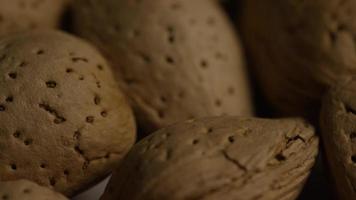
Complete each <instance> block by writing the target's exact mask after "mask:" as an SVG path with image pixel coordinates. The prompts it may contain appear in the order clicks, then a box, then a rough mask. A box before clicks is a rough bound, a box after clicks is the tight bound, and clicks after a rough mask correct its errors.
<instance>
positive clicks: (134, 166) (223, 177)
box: [102, 117, 318, 200]
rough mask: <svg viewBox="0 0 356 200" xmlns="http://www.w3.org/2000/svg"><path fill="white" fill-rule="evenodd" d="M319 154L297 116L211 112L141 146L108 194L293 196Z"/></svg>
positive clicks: (133, 199) (109, 198)
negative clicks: (213, 114)
mask: <svg viewBox="0 0 356 200" xmlns="http://www.w3.org/2000/svg"><path fill="white" fill-rule="evenodd" d="M317 152H318V139H317V137H316V136H315V134H314V129H313V128H311V126H309V125H307V124H305V122H304V121H302V120H299V119H277V120H269V119H257V118H239V117H213V118H206V119H201V120H196V121H188V122H185V123H180V124H176V125H173V126H170V127H167V128H164V129H161V130H159V131H157V132H155V133H154V134H153V135H151V136H148V137H147V138H145V139H143V141H141V142H140V143H138V144H136V146H134V148H133V149H132V150H131V151H130V153H129V154H128V156H127V157H126V158H125V159H124V160H123V162H122V164H121V165H120V167H119V168H118V169H117V171H116V172H114V174H113V178H112V179H111V181H110V183H109V186H108V188H107V189H106V192H105V194H104V196H103V197H102V199H103V200H114V199H115V200H116V199H130V200H139V199H145V200H153V199H171V200H182V199H216V200H217V199H224V200H229V199H239V200H252V199H256V198H259V199H263V200H272V199H273V200H274V199H283V200H292V199H296V197H297V195H298V194H299V192H300V191H301V189H302V186H303V183H304V182H305V180H306V178H307V177H308V174H309V172H310V169H311V167H312V166H313V163H314V161H315V157H316V155H317Z"/></svg>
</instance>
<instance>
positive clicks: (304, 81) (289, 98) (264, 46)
mask: <svg viewBox="0 0 356 200" xmlns="http://www.w3.org/2000/svg"><path fill="white" fill-rule="evenodd" d="M241 10H243V15H242V16H243V17H242V19H241V21H242V24H243V26H242V27H243V28H242V32H243V33H244V34H243V36H244V39H245V42H246V46H247V49H248V50H249V54H250V55H251V60H252V62H253V65H254V66H255V72H256V75H257V77H258V79H259V82H260V86H261V88H262V89H263V91H264V94H265V96H266V97H267V99H268V101H269V102H270V103H271V104H272V105H273V106H274V107H275V108H276V110H278V111H279V112H280V113H281V114H284V115H293V116H294V115H303V116H307V117H310V118H313V119H315V118H316V119H317V118H318V115H319V111H320V102H321V97H322V95H324V93H325V92H326V90H327V88H329V87H330V86H332V85H334V84H335V83H336V82H337V80H338V79H339V78H343V77H344V76H346V75H349V74H350V73H355V72H356V67H355V66H356V50H355V42H354V40H355V37H354V35H355V33H356V21H355V20H354V19H355V18H356V1H352V0H345V1H342V0H314V1H299V0H288V1H285V0H276V1H273V3H271V2H270V1H263V0H262V1H260V0H246V1H244V6H243V8H242V9H241Z"/></svg>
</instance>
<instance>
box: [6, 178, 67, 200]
mask: <svg viewBox="0 0 356 200" xmlns="http://www.w3.org/2000/svg"><path fill="white" fill-rule="evenodd" d="M0 199H5V200H68V199H67V198H66V197H64V196H62V195H61V194H59V193H56V192H54V191H52V190H50V189H48V188H45V187H41V186H39V185H37V184H36V183H33V182H30V181H27V180H18V181H8V182H0Z"/></svg>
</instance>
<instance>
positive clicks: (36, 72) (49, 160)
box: [0, 31, 135, 196]
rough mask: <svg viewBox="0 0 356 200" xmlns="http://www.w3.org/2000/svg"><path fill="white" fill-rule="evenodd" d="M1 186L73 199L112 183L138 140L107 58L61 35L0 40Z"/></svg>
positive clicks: (36, 34) (51, 33) (37, 34)
mask: <svg viewBox="0 0 356 200" xmlns="http://www.w3.org/2000/svg"><path fill="white" fill-rule="evenodd" d="M0 85H1V87H0V127H1V128H0V180H2V181H9V180H17V179H22V178H23V179H28V180H31V181H34V182H36V183H38V184H40V185H43V186H49V187H51V188H53V189H55V190H57V191H59V192H61V193H63V194H65V195H67V196H72V195H73V194H76V193H77V192H78V191H81V190H82V189H85V188H86V187H87V186H90V185H91V184H93V183H95V182H96V181H98V180H100V179H101V178H104V177H105V176H106V175H107V174H108V173H110V171H111V170H112V168H113V167H114V165H116V164H117V163H118V161H119V160H120V159H121V158H122V157H123V156H124V154H125V153H126V152H127V151H128V149H129V148H130V147H131V146H132V144H133V143H134V140H135V124H134V118H133V114H132V111H131V109H130V108H129V106H128V104H127V102H126V100H125V98H124V96H123V94H122V93H121V92H120V90H119V89H118V86H117V83H116V81H115V79H114V78H113V76H112V72H111V70H110V68H109V66H108V65H107V63H106V61H105V60H104V59H103V57H102V56H101V55H100V54H99V53H98V52H97V51H96V50H95V49H94V48H93V47H92V46H91V45H89V44H87V43H86V42H84V41H82V40H80V39H77V38H75V37H72V36H70V35H67V34H65V33H61V32H55V31H44V32H42V31H41V32H40V31H35V32H29V33H24V34H18V35H14V36H11V37H7V38H4V39H3V40H1V41H0Z"/></svg>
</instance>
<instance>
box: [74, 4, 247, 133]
mask: <svg viewBox="0 0 356 200" xmlns="http://www.w3.org/2000/svg"><path fill="white" fill-rule="evenodd" d="M74 2H75V3H74V12H73V15H74V29H75V31H76V33H78V34H79V35H80V36H82V37H84V38H87V39H89V40H90V41H92V42H93V43H94V44H95V45H97V46H98V47H100V49H101V50H102V52H103V53H104V55H105V56H106V57H107V58H108V59H109V61H110V62H111V63H112V66H113V67H114V70H115V73H116V75H117V78H118V80H119V82H120V84H121V85H122V87H123V88H124V90H125V92H126V93H127V94H128V96H129V97H130V99H131V102H132V105H133V108H134V111H135V113H136V116H137V119H138V122H139V126H140V128H141V129H142V131H143V132H145V133H151V132H152V131H154V130H156V129H158V128H161V127H164V126H167V125H169V124H171V123H174V122H177V121H181V120H185V119H190V118H194V117H203V116H216V115H222V114H229V115H243V116H249V115H251V114H252V106H251V102H250V97H249V91H248V86H247V85H248V84H247V80H246V79H247V75H246V73H245V68H244V67H245V66H244V59H243V56H242V52H241V45H240V42H239V39H238V38H237V33H236V32H235V31H234V30H233V27H232V25H231V24H230V22H229V20H228V18H227V16H226V15H225V13H224V11H223V10H222V8H220V7H219V5H218V3H217V1H206V0H194V1H191V0H183V1H182V0H172V1H167V0H155V1H150V0H142V1H127V0H108V1H101V0H94V1H90V3H88V2H87V1H86V0H76V1H74Z"/></svg>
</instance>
